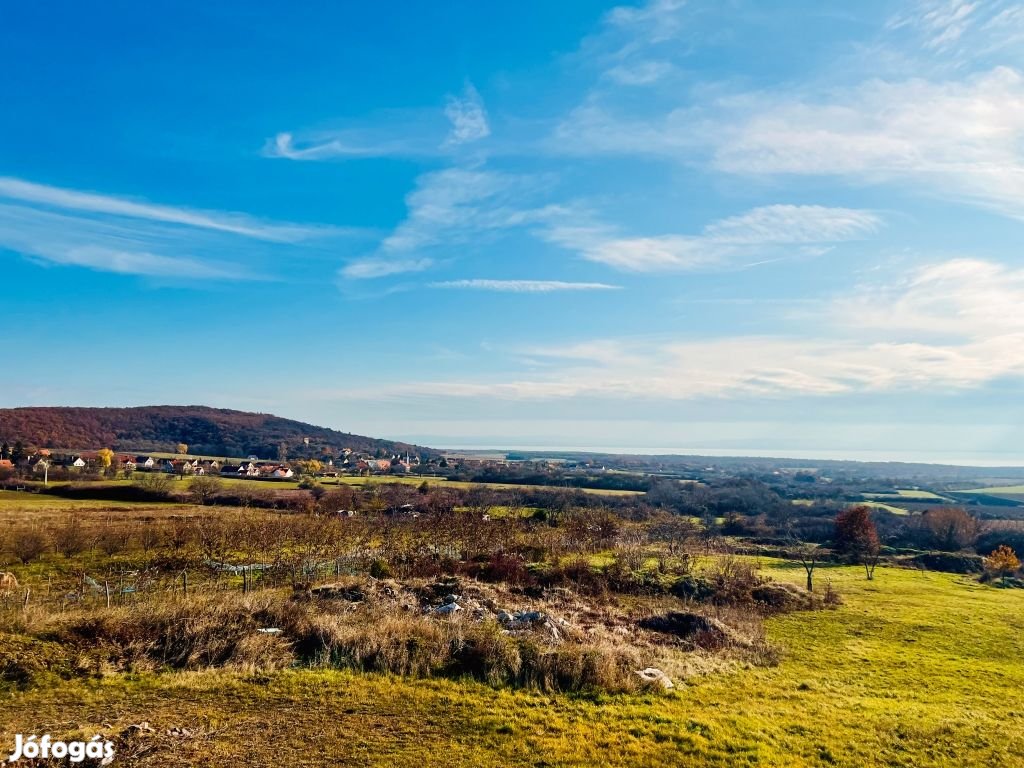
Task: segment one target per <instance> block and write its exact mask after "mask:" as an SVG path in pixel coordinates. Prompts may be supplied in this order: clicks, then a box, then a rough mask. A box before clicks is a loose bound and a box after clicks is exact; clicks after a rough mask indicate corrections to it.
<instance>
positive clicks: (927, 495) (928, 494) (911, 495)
mask: <svg viewBox="0 0 1024 768" xmlns="http://www.w3.org/2000/svg"><path fill="white" fill-rule="evenodd" d="M864 497H865V498H868V499H893V498H897V497H898V498H903V499H907V500H908V501H909V500H911V499H913V500H915V501H948V497H946V496H940V495H939V494H937V493H933V492H932V491H922V490H919V489H916V488H899V489H897V490H896V491H894V492H893V493H865V494H864Z"/></svg>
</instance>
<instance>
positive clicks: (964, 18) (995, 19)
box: [885, 0, 1024, 67]
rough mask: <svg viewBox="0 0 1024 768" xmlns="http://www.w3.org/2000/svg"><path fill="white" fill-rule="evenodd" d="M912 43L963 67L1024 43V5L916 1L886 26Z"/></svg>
mask: <svg viewBox="0 0 1024 768" xmlns="http://www.w3.org/2000/svg"><path fill="white" fill-rule="evenodd" d="M885 26H886V31H887V32H890V33H895V34H900V33H904V34H906V35H907V36H908V38H909V42H914V43H917V44H918V45H920V47H921V48H922V49H924V50H925V51H928V52H931V53H934V54H936V55H939V56H941V57H943V59H944V60H945V61H946V62H948V63H952V65H953V66H956V67H962V66H964V65H965V64H967V63H968V62H970V61H972V60H976V59H978V58H979V57H985V56H987V55H989V54H992V53H995V52H1002V53H1012V52H1013V51H1014V47H1015V46H1017V45H1019V44H1020V43H1021V41H1022V40H1024V4H1021V3H1020V2H1018V1H1017V0H987V1H986V2H978V1H977V0H915V2H911V3H910V4H909V5H908V6H907V7H906V8H905V9H904V10H903V11H901V12H899V13H897V14H895V15H894V16H892V17H891V18H890V19H889V20H888V22H887V23H886V25H885Z"/></svg>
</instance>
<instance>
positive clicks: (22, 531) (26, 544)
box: [11, 527, 50, 565]
mask: <svg viewBox="0 0 1024 768" xmlns="http://www.w3.org/2000/svg"><path fill="white" fill-rule="evenodd" d="M49 546H50V542H49V540H48V539H47V536H46V534H45V533H44V532H43V530H42V529H41V528H35V527H31V528H19V529H18V530H16V531H15V532H14V534H13V535H12V536H11V553H12V554H13V555H14V556H15V557H16V558H18V560H20V561H21V562H22V564H24V565H28V564H29V563H31V562H32V561H33V560H36V559H37V558H39V557H40V556H41V555H42V554H43V553H44V552H46V550H47V549H48V548H49Z"/></svg>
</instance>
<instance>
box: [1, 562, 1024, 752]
mask: <svg viewBox="0 0 1024 768" xmlns="http://www.w3.org/2000/svg"><path fill="white" fill-rule="evenodd" d="M762 567H763V569H764V571H766V572H767V573H770V574H772V575H773V576H775V577H777V578H779V579H784V580H792V581H795V582H799V581H800V580H801V579H802V570H801V569H800V568H799V566H797V567H796V568H794V567H792V565H791V564H789V563H783V562H777V561H763V562H762ZM818 578H819V583H821V584H822V585H824V583H825V582H826V580H828V581H830V582H831V583H832V585H833V586H834V587H835V588H836V589H837V590H838V591H839V592H840V593H841V594H842V596H843V598H844V600H845V604H844V605H842V606H841V607H839V608H838V609H836V610H834V611H824V612H816V613H810V614H808V613H795V614H789V615H786V616H783V617H777V618H774V619H771V620H769V622H768V635H769V639H770V640H771V641H772V642H774V643H776V644H777V645H778V646H779V647H780V648H781V649H782V658H781V661H780V663H779V664H778V665H777V666H775V667H770V668H739V667H738V668H735V669H734V670H732V671H729V672H717V673H713V674H711V675H708V676H705V677H697V678H694V679H691V680H690V681H688V682H687V683H686V684H685V685H682V686H681V687H680V688H679V689H678V690H677V691H675V692H671V693H668V694H664V695H662V694H647V695H636V694H633V695H603V694H602V695H575V696H571V695H560V694H556V695H552V694H541V693H535V692H529V691H512V690H506V689H495V688H492V687H489V686H486V685H484V684H481V683H474V682H459V681H445V680H412V679H402V678H398V677H394V676H387V675H372V674H354V673H349V672H340V671H314V670H293V671H285V672H280V673H277V674H272V675H267V676H248V675H245V674H242V673H228V672H224V671H211V672H192V673H176V674H167V675H154V674H142V675H132V676H129V675H113V676H109V677H106V678H103V679H101V680H96V681H91V682H75V683H68V684H64V685H61V686H60V687H59V688H55V689H46V690H39V689H37V690H28V691H24V692H17V693H9V694H5V695H3V697H2V698H0V703H2V707H3V711H4V714H5V717H4V722H3V723H2V724H0V742H3V743H8V742H10V741H11V740H12V734H13V733H15V732H44V731H47V730H51V731H53V732H54V733H58V732H59V733H68V734H70V733H75V732H78V733H82V734H92V733H93V732H101V733H110V732H120V731H122V730H124V729H125V728H127V727H128V726H129V725H132V724H137V723H140V722H142V721H148V722H149V723H150V724H151V725H152V727H153V728H155V730H156V733H157V734H158V735H157V736H156V737H154V738H153V739H151V740H149V741H147V742H145V745H144V747H142V746H140V748H139V751H138V753H137V754H134V755H133V754H132V753H131V751H125V752H124V753H123V754H122V755H121V757H120V758H119V761H118V762H119V764H122V765H161V766H220V765H224V764H227V763H229V762H233V763H236V764H251V765H270V764H290V765H299V766H314V765H324V764H332V765H380V766H385V765H395V766H422V765H446V766H519V765H523V766H526V765H530V766H536V765H547V766H584V765H649V766H678V765H683V766H688V765H692V766H698V765H719V766H755V765H756V766H818V765H836V766H849V767H850V768H853V767H854V766H907V767H908V768H909V767H910V766H914V767H915V768H923V767H927V766H936V767H937V766H949V765H957V766H995V765H998V766H1010V765H1020V764H1022V763H1024V717H1022V715H1021V713H1020V711H1019V705H1018V697H1019V691H1020V690H1021V688H1022V687H1024V661H1022V658H1024V632H1022V630H1024V591H1020V590H998V589H994V588H990V587H986V586H982V585H980V584H977V583H976V582H971V581H969V580H967V579H965V578H964V577H958V576H952V575H947V574H937V573H926V572H915V571H908V570H899V569H892V568H879V570H878V572H877V574H876V578H875V580H874V581H873V582H868V581H866V580H865V579H864V574H863V570H862V569H860V568H849V567H832V568H827V569H820V570H819V577H818ZM173 727H184V728H187V729H189V730H190V731H192V732H193V734H194V735H193V736H192V737H191V738H187V739H181V738H174V737H169V736H163V733H164V732H165V731H166V730H167V729H169V728H173Z"/></svg>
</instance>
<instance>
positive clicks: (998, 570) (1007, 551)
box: [985, 544, 1020, 576]
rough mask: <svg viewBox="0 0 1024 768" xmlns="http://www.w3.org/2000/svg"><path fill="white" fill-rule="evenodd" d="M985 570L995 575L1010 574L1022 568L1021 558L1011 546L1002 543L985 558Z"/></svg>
mask: <svg viewBox="0 0 1024 768" xmlns="http://www.w3.org/2000/svg"><path fill="white" fill-rule="evenodd" d="M985 570H986V571H987V572H988V573H991V574H992V575H993V576H1010V575H1012V574H1014V573H1016V572H1017V571H1019V570H1020V560H1019V559H1018V558H1017V553H1016V552H1014V551H1013V550H1012V549H1011V548H1010V547H1008V546H1006V545H1005V544H1000V545H999V546H998V547H997V548H996V549H994V550H993V551H992V554H990V555H989V556H988V557H986V558H985Z"/></svg>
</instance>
